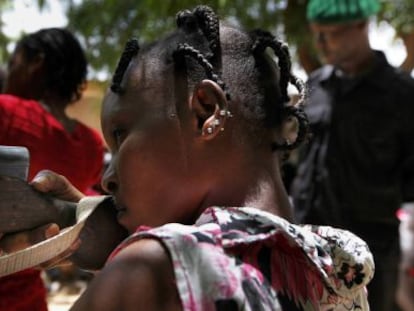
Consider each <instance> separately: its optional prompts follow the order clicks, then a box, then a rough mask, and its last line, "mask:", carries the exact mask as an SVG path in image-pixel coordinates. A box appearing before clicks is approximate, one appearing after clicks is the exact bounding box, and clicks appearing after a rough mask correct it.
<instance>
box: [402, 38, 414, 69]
mask: <svg viewBox="0 0 414 311" xmlns="http://www.w3.org/2000/svg"><path fill="white" fill-rule="evenodd" d="M400 38H401V39H402V40H403V42H404V45H405V49H406V51H407V57H406V58H405V59H404V61H403V63H402V64H401V65H400V68H401V69H402V70H404V71H406V72H408V73H411V71H412V70H413V69H414V31H412V32H410V33H404V34H400Z"/></svg>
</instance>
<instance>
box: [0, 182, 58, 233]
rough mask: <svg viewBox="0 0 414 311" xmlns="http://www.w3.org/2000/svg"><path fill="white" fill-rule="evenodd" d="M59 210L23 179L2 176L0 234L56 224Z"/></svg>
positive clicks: (0, 184) (0, 185) (0, 183)
mask: <svg viewBox="0 0 414 311" xmlns="http://www.w3.org/2000/svg"><path fill="white" fill-rule="evenodd" d="M58 219H59V208H58V207H57V206H55V205H53V203H52V201H51V200H49V199H48V198H47V197H46V196H44V195H43V194H41V193H40V192H38V191H35V190H34V189H33V188H32V187H31V186H30V185H29V184H28V183H27V182H25V181H24V180H22V179H19V178H15V177H11V176H3V175H0V232H1V234H2V235H3V234H4V235H6V234H9V233H15V232H20V231H27V230H32V229H34V228H38V227H40V226H43V225H46V224H50V223H56V222H57V221H58Z"/></svg>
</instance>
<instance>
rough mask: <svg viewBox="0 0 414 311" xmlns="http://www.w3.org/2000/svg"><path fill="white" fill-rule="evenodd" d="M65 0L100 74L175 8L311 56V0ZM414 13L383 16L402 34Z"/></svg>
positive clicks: (411, 7)
mask: <svg viewBox="0 0 414 311" xmlns="http://www.w3.org/2000/svg"><path fill="white" fill-rule="evenodd" d="M31 1H32V3H33V4H34V5H37V6H38V7H39V8H47V7H48V3H49V1H48V0H31ZM380 1H381V0H380ZM12 3H13V1H12V0H0V27H1V25H2V22H1V12H2V11H3V10H2V9H4V8H5V6H11V4H12ZM61 3H62V5H63V6H64V7H65V9H66V11H67V16H68V20H69V25H68V27H69V28H70V29H71V30H72V31H74V32H75V34H76V35H77V36H78V37H79V38H80V40H81V41H82V43H83V44H84V46H85V48H86V53H87V55H88V59H89V61H90V64H91V66H92V67H93V68H94V70H95V71H96V72H98V71H103V72H113V69H114V68H115V66H116V62H117V60H118V58H119V56H120V54H121V52H122V50H123V47H124V44H125V42H126V41H127V40H128V39H129V38H131V37H137V38H138V39H139V41H140V42H145V41H150V40H154V39H156V38H159V37H160V36H162V35H163V34H165V33H166V31H167V30H170V29H172V28H173V27H174V23H175V18H174V16H175V13H176V12H178V11H180V10H183V9H186V8H192V7H194V6H196V5H198V4H205V5H209V6H211V7H212V8H213V9H214V10H215V11H216V12H218V14H219V15H220V16H221V18H224V19H227V20H229V21H230V22H232V23H240V24H242V25H244V26H245V27H246V28H264V29H268V30H271V31H272V32H274V33H277V34H279V37H281V38H282V39H285V40H287V41H288V42H289V43H290V45H291V47H292V48H293V50H294V49H295V48H297V50H298V51H299V50H300V51H302V52H303V51H305V52H306V51H308V52H309V53H310V54H313V53H312V43H311V36H310V35H309V30H308V28H307V22H306V17H305V7H306V3H307V0H204V1H202V0H121V1H120V0H76V1H75V0H61ZM412 12H414V0H382V10H381V12H380V14H379V20H386V21H388V22H389V23H390V24H391V25H393V26H394V27H395V28H396V30H397V32H398V33H399V34H401V33H407V32H411V31H413V30H414V14H412ZM8 42H9V38H6V37H5V36H4V34H3V33H2V32H1V28H0V48H1V51H0V60H1V61H4V60H5V59H6V56H5V55H6V54H5V51H6V45H7V43H8ZM2 56H3V57H2ZM302 59H303V58H302ZM302 59H301V60H302Z"/></svg>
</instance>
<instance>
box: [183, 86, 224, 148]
mask: <svg viewBox="0 0 414 311" xmlns="http://www.w3.org/2000/svg"><path fill="white" fill-rule="evenodd" d="M227 107H228V103H227V99H226V95H225V93H224V91H223V90H222V88H221V87H220V86H219V85H218V84H217V83H216V82H214V81H212V80H203V81H201V82H200V83H198V84H197V85H196V86H195V87H194V91H193V94H192V97H191V101H190V110H191V112H192V114H193V115H194V117H195V119H196V121H197V122H196V123H197V125H196V127H197V131H198V133H199V135H200V136H201V137H202V138H203V139H206V140H209V139H212V138H214V137H215V136H216V135H217V134H218V133H220V131H223V130H224V125H225V123H226V119H227V118H228V117H230V116H231V113H230V112H229V111H228V108H227Z"/></svg>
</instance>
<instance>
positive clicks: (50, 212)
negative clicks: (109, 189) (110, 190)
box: [0, 176, 127, 276]
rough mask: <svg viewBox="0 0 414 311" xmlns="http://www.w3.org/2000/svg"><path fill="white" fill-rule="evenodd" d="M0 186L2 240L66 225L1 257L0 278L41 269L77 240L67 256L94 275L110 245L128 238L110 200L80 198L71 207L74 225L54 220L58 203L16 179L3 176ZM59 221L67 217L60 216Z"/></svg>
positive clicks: (59, 210)
mask: <svg viewBox="0 0 414 311" xmlns="http://www.w3.org/2000/svg"><path fill="white" fill-rule="evenodd" d="M0 186H1V187H2V189H1V191H0V195H1V196H2V198H0V199H1V200H0V232H1V233H2V234H3V233H4V234H5V236H7V235H8V234H13V233H14V232H19V231H24V230H30V229H33V228H36V227H39V226H42V225H45V224H48V223H58V224H59V226H61V227H65V226H67V225H68V224H70V226H69V227H66V228H65V229H63V230H62V231H61V232H60V233H59V234H58V235H56V236H53V237H51V238H49V239H47V240H44V241H42V242H40V243H37V244H35V245H33V246H30V247H28V248H25V249H22V250H19V251H17V252H13V253H9V254H3V255H2V256H1V255H0V276H4V275H8V274H11V273H14V272H17V271H21V270H24V269H26V268H29V267H36V266H41V265H42V264H44V263H45V262H48V261H51V260H53V259H54V258H58V257H59V256H61V255H62V254H65V252H67V250H68V249H69V248H70V247H71V245H72V244H73V243H74V242H75V241H77V240H78V239H80V241H81V243H80V246H79V247H78V248H77V249H76V251H75V252H74V253H73V254H71V255H70V256H71V257H70V259H71V261H73V262H74V263H76V264H77V265H78V266H79V267H81V268H83V269H87V270H98V269H100V268H102V266H103V265H104V263H105V261H106V259H107V258H108V256H109V254H110V253H111V251H112V250H113V249H114V248H115V246H116V245H118V244H119V242H120V241H122V240H123V239H124V238H125V237H126V236H127V231H126V230H125V229H124V228H123V227H121V226H120V225H119V224H118V223H117V221H116V213H117V212H116V209H115V207H114V204H113V201H112V199H111V197H109V196H96V197H85V198H83V199H82V200H81V201H80V202H79V203H78V204H75V205H74V211H76V220H68V219H65V220H64V221H61V220H59V215H60V216H61V215H62V212H61V209H62V206H61V205H62V201H61V202H59V204H57V203H56V202H57V201H56V200H52V199H50V198H48V197H46V196H44V195H42V194H40V193H38V192H37V191H35V190H33V189H32V188H31V187H30V186H29V185H28V184H26V183H25V182H23V181H21V180H18V179H13V178H9V177H7V178H6V177H5V178H3V176H2V177H0ZM68 204H71V203H68ZM72 204H73V203H72ZM59 205H60V206H59ZM66 214H68V213H66ZM69 214H70V213H69ZM70 217H72V218H75V217H74V216H70ZM60 218H62V217H60ZM64 218H68V216H67V215H65V217H64ZM0 241H1V240H0ZM0 247H1V244H0ZM68 255H69V254H68Z"/></svg>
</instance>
